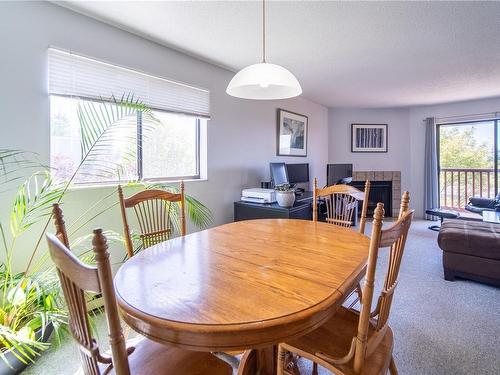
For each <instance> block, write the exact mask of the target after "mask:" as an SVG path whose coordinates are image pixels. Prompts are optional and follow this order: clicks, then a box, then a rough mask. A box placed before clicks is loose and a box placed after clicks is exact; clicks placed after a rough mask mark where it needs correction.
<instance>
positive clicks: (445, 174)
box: [438, 120, 500, 209]
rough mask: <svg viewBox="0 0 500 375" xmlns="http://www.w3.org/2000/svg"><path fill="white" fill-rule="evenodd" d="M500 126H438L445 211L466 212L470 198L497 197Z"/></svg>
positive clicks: (491, 123) (494, 123)
mask: <svg viewBox="0 0 500 375" xmlns="http://www.w3.org/2000/svg"><path fill="white" fill-rule="evenodd" d="M499 122H500V121H498V120H489V121H476V122H466V123H456V124H441V125H438V162H439V191H440V194H439V199H440V206H441V207H449V208H454V209H463V208H464V207H465V206H466V205H467V202H468V200H469V197H472V196H477V197H485V198H494V197H495V195H496V194H497V192H498V186H499V185H500V180H499V178H500V177H499V173H498V164H499V155H500V149H499V143H500V142H498V138H499V131H498V126H499Z"/></svg>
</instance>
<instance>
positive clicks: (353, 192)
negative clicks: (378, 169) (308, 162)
mask: <svg viewBox="0 0 500 375" xmlns="http://www.w3.org/2000/svg"><path fill="white" fill-rule="evenodd" d="M369 194H370V181H368V180H366V183H365V191H364V192H362V191H361V190H359V189H357V188H355V187H354V186H350V185H343V184H339V185H332V186H327V187H325V188H322V189H319V188H318V180H317V179H316V178H315V179H314V197H313V202H314V204H313V220H314V221H317V220H318V205H317V202H318V198H323V199H324V202H325V205H326V222H327V223H330V224H334V225H338V226H341V227H350V226H351V225H352V221H353V216H354V213H355V211H356V206H357V204H358V203H357V201H359V200H363V206H362V208H361V218H360V220H359V232H360V233H364V232H365V225H366V210H367V208H368V195H369Z"/></svg>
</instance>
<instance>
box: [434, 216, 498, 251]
mask: <svg viewBox="0 0 500 375" xmlns="http://www.w3.org/2000/svg"><path fill="white" fill-rule="evenodd" d="M438 244H439V247H440V248H441V249H442V250H443V251H447V252H451V253H457V254H467V255H472V256H477V257H482V258H488V259H499V260H500V224H493V223H484V222H481V221H470V220H459V219H447V220H445V221H444V222H443V224H442V225H441V230H440V231H439V236H438Z"/></svg>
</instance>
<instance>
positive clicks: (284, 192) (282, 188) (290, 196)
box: [274, 184, 295, 208]
mask: <svg viewBox="0 0 500 375" xmlns="http://www.w3.org/2000/svg"><path fill="white" fill-rule="evenodd" d="M274 190H275V192H276V200H277V201H278V204H279V205H280V206H281V207H287V208H288V207H292V206H293V204H294V203H295V190H294V189H292V188H291V187H290V184H281V185H276V186H275V187H274Z"/></svg>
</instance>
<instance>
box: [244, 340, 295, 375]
mask: <svg viewBox="0 0 500 375" xmlns="http://www.w3.org/2000/svg"><path fill="white" fill-rule="evenodd" d="M277 353H278V347H277V346H270V347H268V348H264V349H256V350H255V355H254V356H253V358H254V360H255V364H250V363H246V364H245V367H246V368H248V369H251V368H255V369H257V370H256V371H255V373H256V374H258V375H275V374H276V371H277V364H276V358H277V357H276V356H277ZM298 360H299V357H298V356H296V355H293V354H291V353H289V354H288V355H287V357H286V359H285V368H286V369H287V371H288V373H290V374H293V375H301V374H300V371H299V368H298V366H297V361H298ZM243 373H244V374H246V372H243Z"/></svg>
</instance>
